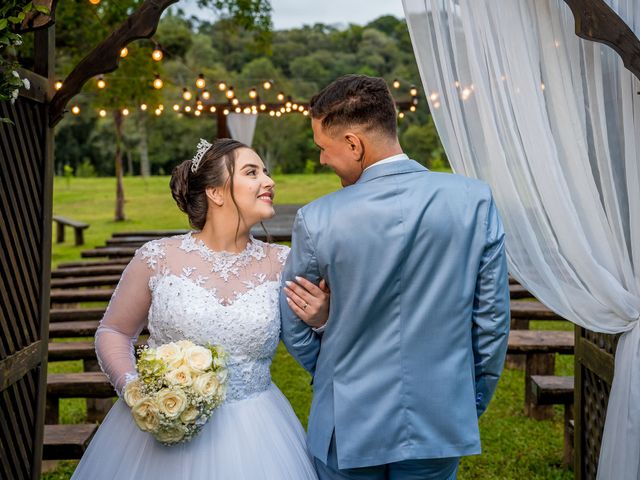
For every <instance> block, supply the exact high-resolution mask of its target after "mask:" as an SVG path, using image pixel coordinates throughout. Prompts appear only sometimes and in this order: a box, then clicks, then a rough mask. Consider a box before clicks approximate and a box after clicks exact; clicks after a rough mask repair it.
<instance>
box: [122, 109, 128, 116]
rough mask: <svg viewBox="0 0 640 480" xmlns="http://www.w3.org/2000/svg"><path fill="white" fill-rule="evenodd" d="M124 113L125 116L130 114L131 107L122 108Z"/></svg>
mask: <svg viewBox="0 0 640 480" xmlns="http://www.w3.org/2000/svg"><path fill="white" fill-rule="evenodd" d="M122 115H124V116H125V117H126V116H127V115H129V109H128V108H123V109H122Z"/></svg>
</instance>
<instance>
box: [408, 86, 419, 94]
mask: <svg viewBox="0 0 640 480" xmlns="http://www.w3.org/2000/svg"><path fill="white" fill-rule="evenodd" d="M409 95H411V96H412V97H415V96H416V95H418V89H417V88H416V86H415V85H411V88H410V89H409Z"/></svg>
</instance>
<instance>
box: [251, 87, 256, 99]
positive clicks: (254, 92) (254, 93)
mask: <svg viewBox="0 0 640 480" xmlns="http://www.w3.org/2000/svg"><path fill="white" fill-rule="evenodd" d="M257 96H258V91H257V90H256V89H255V87H254V88H252V89H251V90H249V98H256V97H257Z"/></svg>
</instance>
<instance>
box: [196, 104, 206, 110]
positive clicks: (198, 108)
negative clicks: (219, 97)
mask: <svg viewBox="0 0 640 480" xmlns="http://www.w3.org/2000/svg"><path fill="white" fill-rule="evenodd" d="M203 108H204V107H203V106H202V104H200V105H198V106H197V107H196V109H197V110H202V109H203Z"/></svg>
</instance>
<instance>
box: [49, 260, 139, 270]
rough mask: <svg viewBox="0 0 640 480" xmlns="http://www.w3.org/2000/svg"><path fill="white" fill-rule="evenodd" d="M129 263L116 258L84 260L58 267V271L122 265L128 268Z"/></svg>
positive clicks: (61, 264)
mask: <svg viewBox="0 0 640 480" xmlns="http://www.w3.org/2000/svg"><path fill="white" fill-rule="evenodd" d="M128 263H129V259H126V258H114V259H112V260H97V261H91V260H89V261H88V260H82V261H78V262H64V263H60V264H59V265H58V268H57V270H58V271H59V270H66V269H67V268H88V267H109V266H119V265H121V266H122V267H123V268H124V267H126V266H127V264H128Z"/></svg>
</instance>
